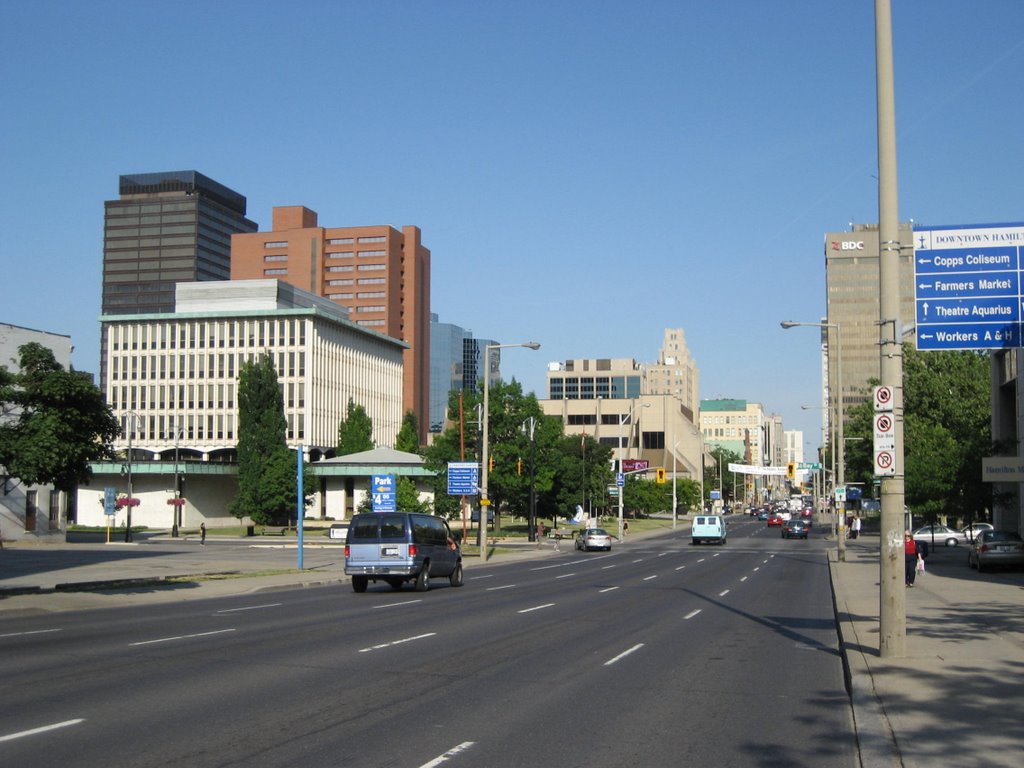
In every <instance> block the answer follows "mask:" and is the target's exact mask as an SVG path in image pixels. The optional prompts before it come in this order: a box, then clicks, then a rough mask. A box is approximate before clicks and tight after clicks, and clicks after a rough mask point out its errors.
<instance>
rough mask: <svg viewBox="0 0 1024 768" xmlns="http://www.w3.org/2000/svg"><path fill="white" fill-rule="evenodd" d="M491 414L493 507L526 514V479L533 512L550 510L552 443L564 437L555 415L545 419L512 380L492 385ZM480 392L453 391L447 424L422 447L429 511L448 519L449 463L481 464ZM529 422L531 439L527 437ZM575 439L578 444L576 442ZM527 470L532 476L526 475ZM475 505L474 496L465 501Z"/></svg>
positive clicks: (455, 512) (455, 513)
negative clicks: (428, 474)
mask: <svg viewBox="0 0 1024 768" xmlns="http://www.w3.org/2000/svg"><path fill="white" fill-rule="evenodd" d="M488 400H489V405H490V416H489V418H488V422H489V424H488V427H489V430H490V441H489V443H488V450H489V453H490V455H491V456H492V457H493V458H494V468H493V469H492V470H490V471H489V472H488V483H487V485H488V496H489V497H490V499H491V501H492V502H493V503H494V505H495V507H496V508H497V509H498V513H499V514H500V513H501V511H502V509H507V510H511V511H513V512H514V513H515V514H521V515H526V514H527V513H528V510H529V498H530V483H531V477H532V482H533V484H534V488H535V490H536V492H537V505H538V510H541V511H543V508H544V506H545V504H548V505H550V506H551V508H552V509H554V508H555V507H554V504H553V503H551V502H550V499H549V498H548V496H549V495H550V493H551V491H552V488H553V487H554V486H555V484H556V477H558V476H559V472H558V471H557V469H556V463H555V457H556V455H557V453H558V452H557V450H556V445H557V443H558V442H559V441H560V440H561V439H562V437H563V436H564V430H563V429H562V422H561V420H560V419H558V418H557V417H547V416H544V414H543V412H542V411H541V408H540V404H539V403H538V402H537V398H536V397H535V396H534V395H533V394H530V395H524V394H523V391H522V386H521V385H520V384H519V383H518V382H516V381H514V380H513V381H511V382H508V383H506V382H503V381H496V382H492V383H491V384H490V389H489V392H488ZM482 401H483V396H482V392H458V391H452V392H451V393H449V398H448V419H447V421H448V423H449V424H451V426H450V427H449V428H448V429H446V430H445V431H444V432H442V433H441V434H439V435H437V437H436V438H435V439H434V441H433V442H432V443H431V444H430V446H428V447H427V448H426V449H424V458H425V463H426V466H427V467H429V468H430V469H432V470H434V471H435V472H436V473H437V478H436V481H435V483H436V484H435V487H434V492H435V496H434V508H435V510H436V511H437V513H438V514H441V515H444V516H445V517H448V518H449V519H451V518H455V517H459V516H460V515H461V510H460V501H461V499H460V497H458V496H449V495H448V488H447V483H448V474H447V468H448V463H449V462H454V461H469V462H478V463H479V461H480V452H481V449H482V444H481V440H480V423H479V422H480V418H479V413H480V408H482V404H483V403H482ZM530 419H533V427H534V428H533V439H532V441H531V439H530V430H529V426H530V421H529V420H530ZM578 442H579V441H578V439H577V443H578ZM531 469H532V475H531ZM468 502H469V504H470V505H472V506H476V505H477V504H478V502H479V497H478V496H476V495H474V496H472V497H471V498H469V499H468Z"/></svg>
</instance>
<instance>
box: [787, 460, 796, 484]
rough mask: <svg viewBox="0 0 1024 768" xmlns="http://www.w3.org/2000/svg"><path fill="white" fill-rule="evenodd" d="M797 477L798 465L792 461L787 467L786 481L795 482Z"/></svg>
mask: <svg viewBox="0 0 1024 768" xmlns="http://www.w3.org/2000/svg"><path fill="white" fill-rule="evenodd" d="M795 477H796V463H795V462H792V461H791V462H789V463H788V464H787V465H786V479H787V480H793V479H794V478H795Z"/></svg>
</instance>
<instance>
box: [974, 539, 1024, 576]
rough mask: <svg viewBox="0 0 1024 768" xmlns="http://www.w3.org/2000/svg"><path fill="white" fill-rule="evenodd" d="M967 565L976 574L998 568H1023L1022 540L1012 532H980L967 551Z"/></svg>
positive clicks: (1023, 549) (1023, 548) (1023, 547)
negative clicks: (975, 570)
mask: <svg viewBox="0 0 1024 768" xmlns="http://www.w3.org/2000/svg"><path fill="white" fill-rule="evenodd" d="M967 565H968V566H970V567H971V568H977V569H978V573H981V572H982V571H987V570H988V569H989V568H996V567H999V566H1016V567H1020V566H1024V540H1022V539H1021V537H1020V534H1019V533H1014V532H1013V531H997V530H991V531H982V532H981V533H979V534H978V535H977V536H975V537H974V541H973V542H972V543H971V548H970V549H969V550H967Z"/></svg>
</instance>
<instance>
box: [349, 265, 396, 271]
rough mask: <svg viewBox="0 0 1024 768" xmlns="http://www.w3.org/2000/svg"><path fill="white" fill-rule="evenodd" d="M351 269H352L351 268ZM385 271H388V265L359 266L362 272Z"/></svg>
mask: <svg viewBox="0 0 1024 768" xmlns="http://www.w3.org/2000/svg"><path fill="white" fill-rule="evenodd" d="M349 269H351V267H349ZM385 269H387V265H386V264H360V265H359V271H360V272H381V271H383V270H385Z"/></svg>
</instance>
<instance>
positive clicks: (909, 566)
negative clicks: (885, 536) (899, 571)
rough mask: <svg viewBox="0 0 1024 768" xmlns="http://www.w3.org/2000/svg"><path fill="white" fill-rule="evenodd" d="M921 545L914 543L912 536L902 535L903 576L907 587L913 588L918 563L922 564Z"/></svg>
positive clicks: (909, 534)
mask: <svg viewBox="0 0 1024 768" xmlns="http://www.w3.org/2000/svg"><path fill="white" fill-rule="evenodd" d="M921 549H922V548H921V545H920V544H918V543H917V542H916V541H914V534H912V533H911V532H910V531H907V532H906V533H904V534H903V576H904V578H905V579H906V582H907V586H908V587H912V586H914V579H915V578H916V577H917V571H918V562H920V563H922V564H923V563H924V557H923V556H922V553H921Z"/></svg>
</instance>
